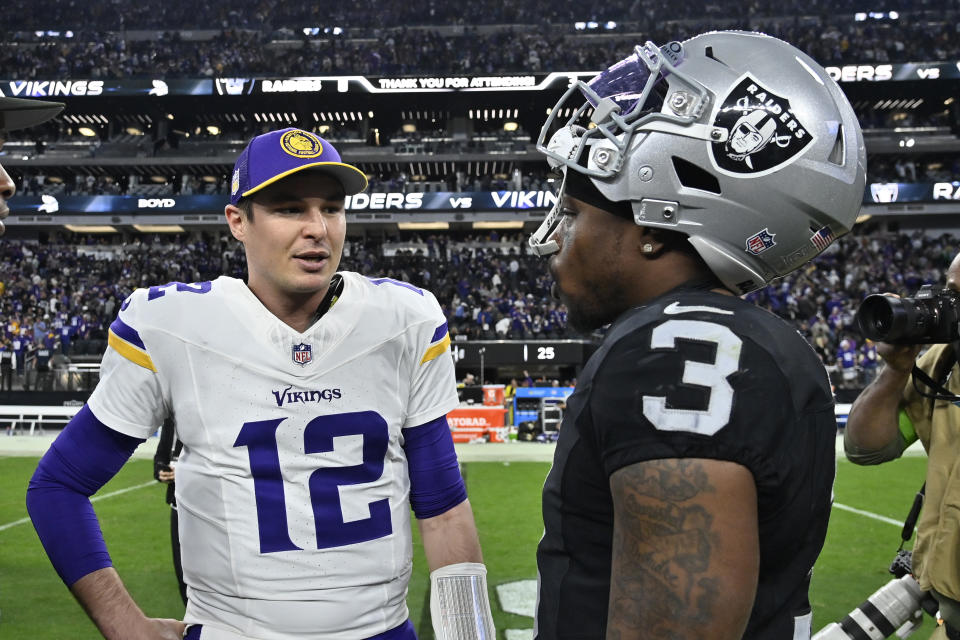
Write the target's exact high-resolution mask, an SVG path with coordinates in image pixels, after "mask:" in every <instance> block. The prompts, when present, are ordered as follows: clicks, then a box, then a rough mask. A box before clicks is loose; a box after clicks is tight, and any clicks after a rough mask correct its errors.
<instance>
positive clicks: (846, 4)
mask: <svg viewBox="0 0 960 640" xmlns="http://www.w3.org/2000/svg"><path fill="white" fill-rule="evenodd" d="M953 6H954V5H953V4H952V3H951V2H948V1H945V0H900V1H898V2H897V9H898V10H899V11H901V12H902V13H910V12H934V13H936V12H942V11H943V10H944V9H949V8H951V7H953ZM6 8H7V9H8V11H9V16H6V17H5V18H4V21H5V23H6V24H5V28H6V30H7V31H13V32H17V31H25V32H33V31H36V30H49V29H60V30H65V29H72V30H74V31H123V30H152V29H160V30H167V29H190V30H195V29H267V30H269V29H282V28H296V27H304V26H317V25H320V26H327V25H330V26H332V25H339V26H341V27H343V28H346V29H355V28H369V27H392V26H398V25H406V26H410V25H446V24H459V25H497V24H539V23H543V22H550V23H573V22H575V21H582V20H594V21H603V22H606V21H609V20H612V21H617V22H621V23H632V22H634V23H635V22H642V21H653V20H664V19H667V20H688V19H699V18H702V17H704V16H709V17H711V18H713V19H724V18H732V19H744V18H751V17H760V16H778V17H783V16H786V17H792V16H822V15H836V14H850V15H852V14H854V13H856V12H869V11H875V10H876V9H877V4H876V3H875V2H872V1H870V0H751V1H750V2H743V3H721V2H717V1H716V0H691V1H689V2H684V3H679V4H678V3H675V2H670V1H669V0H610V1H609V2H604V3H602V4H598V5H591V6H590V7H589V8H585V7H584V5H583V3H582V2H579V0H522V1H520V2H511V3H501V2H495V1H493V0H485V1H481V2H474V3H469V4H456V3H447V2H442V1H441V0H408V1H407V2H402V3H388V4H384V3H382V2H378V1H377V0H358V1H357V2H353V3H350V5H349V6H347V5H329V6H327V5H315V4H309V3H307V4H297V3H289V2H283V1H282V0H231V1H228V0H211V1H210V2H205V3H203V4H197V3H192V2H188V1H186V0H174V1H171V2H165V3H163V4H161V5H146V4H145V5H131V6H124V7H123V11H119V10H117V6H116V3H102V4H96V5H92V6H89V7H84V10H83V11H78V10H77V3H76V1H75V0H48V1H47V2H44V3H42V4H38V3H35V2H31V0H12V1H11V2H9V3H8V4H7V5H6Z"/></svg>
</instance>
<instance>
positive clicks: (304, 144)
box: [280, 129, 323, 158]
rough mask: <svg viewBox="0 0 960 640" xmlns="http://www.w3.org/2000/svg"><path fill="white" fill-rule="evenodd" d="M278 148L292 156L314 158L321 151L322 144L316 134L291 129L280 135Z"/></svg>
mask: <svg viewBox="0 0 960 640" xmlns="http://www.w3.org/2000/svg"><path fill="white" fill-rule="evenodd" d="M280 148H281V149H283V150H284V151H285V152H287V153H288V154H290V155H291V156H293V157H294V158H316V157H317V156H319V155H320V154H321V153H323V145H322V144H320V140H318V139H317V137H316V136H314V135H311V134H309V133H307V132H306V131H301V130H300V129H293V130H291V131H287V132H286V133H285V134H283V135H282V136H281V137H280Z"/></svg>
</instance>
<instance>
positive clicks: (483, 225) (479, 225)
mask: <svg viewBox="0 0 960 640" xmlns="http://www.w3.org/2000/svg"><path fill="white" fill-rule="evenodd" d="M473 228H474V229H523V220H478V221H476V222H474V223H473Z"/></svg>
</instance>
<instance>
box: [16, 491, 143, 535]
mask: <svg viewBox="0 0 960 640" xmlns="http://www.w3.org/2000/svg"><path fill="white" fill-rule="evenodd" d="M155 484H160V483H159V482H157V481H156V480H151V481H150V482H144V483H143V484H138V485H134V486H132V487H127V488H126V489H117V490H116V491H111V492H110V493H105V494H103V495H102V496H94V497H92V498H90V502H99V501H100V500H106V499H107V498H113V497H115V496H119V495H121V494H124V493H129V492H131V491H136V490H137V489H143V488H144V487H150V486H152V485H155ZM28 522H30V518H20V519H19V520H14V521H13V522H8V523H7V524H0V531H3V530H5V529H10V528H12V527H15V526H17V525H20V524H26V523H28Z"/></svg>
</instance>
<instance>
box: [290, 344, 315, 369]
mask: <svg viewBox="0 0 960 640" xmlns="http://www.w3.org/2000/svg"><path fill="white" fill-rule="evenodd" d="M293 361H294V362H296V363H297V364H299V365H300V366H305V365H308V364H310V363H311V362H312V361H313V347H311V346H310V345H308V344H307V343H305V342H301V343H300V344H295V345H293Z"/></svg>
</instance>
